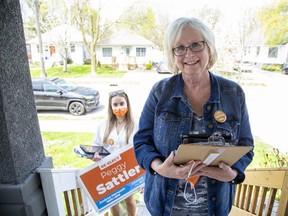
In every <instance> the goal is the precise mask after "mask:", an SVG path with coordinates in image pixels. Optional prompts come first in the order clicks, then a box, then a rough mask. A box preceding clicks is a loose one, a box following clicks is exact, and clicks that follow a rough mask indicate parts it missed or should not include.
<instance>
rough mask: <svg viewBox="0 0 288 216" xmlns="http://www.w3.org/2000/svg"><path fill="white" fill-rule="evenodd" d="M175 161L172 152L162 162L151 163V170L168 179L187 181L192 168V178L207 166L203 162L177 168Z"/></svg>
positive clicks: (190, 163)
mask: <svg viewBox="0 0 288 216" xmlns="http://www.w3.org/2000/svg"><path fill="white" fill-rule="evenodd" d="M173 159H174V152H171V153H170V155H169V157H168V158H167V159H166V160H165V161H164V162H162V161H161V160H160V159H158V158H157V159H155V160H153V161H152V163H151V168H152V169H153V170H154V171H155V172H157V173H158V174H159V175H161V176H164V177H167V178H174V179H186V178H187V177H189V176H188V174H189V172H190V170H191V166H193V168H192V172H191V173H190V177H192V176H194V175H195V174H196V173H198V172H199V170H201V169H202V168H203V167H205V166H206V165H205V164H202V162H201V161H191V162H189V163H187V164H185V165H181V166H176V165H175V164H174V163H173Z"/></svg>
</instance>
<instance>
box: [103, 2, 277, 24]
mask: <svg viewBox="0 0 288 216" xmlns="http://www.w3.org/2000/svg"><path fill="white" fill-rule="evenodd" d="M102 1H103V0H102ZM138 1H139V0H138ZM273 1H277V0H140V2H141V4H143V5H147V6H149V7H151V8H153V9H155V12H156V13H159V14H168V15H169V17H170V19H171V20H173V19H176V18H178V17H180V16H193V14H192V13H191V12H192V11H193V10H197V9H199V8H203V7H204V6H205V7H209V8H217V9H219V10H221V11H222V12H223V13H224V14H227V16H228V17H229V16H230V18H240V17H241V13H243V11H245V10H246V9H247V8H254V9H255V8H259V7H261V6H263V5H267V4H268V5H270V4H272V3H273ZM105 2H106V4H109V11H110V13H109V16H113V15H116V14H118V13H120V11H121V8H123V7H125V6H128V5H131V4H133V3H136V2H137V0H121V1H115V0H106V1H105ZM110 2H111V4H110ZM111 11H113V12H112V13H111Z"/></svg>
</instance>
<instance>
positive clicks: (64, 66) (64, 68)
mask: <svg viewBox="0 0 288 216" xmlns="http://www.w3.org/2000/svg"><path fill="white" fill-rule="evenodd" d="M67 59H68V50H67V48H65V54H64V59H63V72H65V73H66V72H67Z"/></svg>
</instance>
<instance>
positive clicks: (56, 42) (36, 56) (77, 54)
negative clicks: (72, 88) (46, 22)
mask: <svg viewBox="0 0 288 216" xmlns="http://www.w3.org/2000/svg"><path fill="white" fill-rule="evenodd" d="M41 38H42V46H43V57H44V59H45V64H46V66H48V67H49V66H52V65H53V64H54V63H58V62H61V61H62V60H63V58H64V57H65V55H66V54H67V57H68V58H70V59H71V60H72V61H73V63H75V64H83V59H84V58H85V51H84V50H85V48H84V43H83V37H82V34H81V32H80V30H78V29H77V28H75V27H73V26H69V25H61V26H58V27H55V28H53V29H52V30H50V31H48V32H46V33H44V34H42V35H41ZM26 47H27V52H28V59H29V62H31V63H35V62H40V61H41V57H40V47H39V40H38V37H36V38H33V39H31V40H28V41H27V42H26Z"/></svg>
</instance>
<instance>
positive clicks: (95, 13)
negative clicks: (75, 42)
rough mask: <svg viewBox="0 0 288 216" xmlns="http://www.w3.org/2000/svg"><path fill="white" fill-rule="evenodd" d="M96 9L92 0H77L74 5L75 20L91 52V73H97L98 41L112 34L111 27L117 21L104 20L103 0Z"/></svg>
mask: <svg viewBox="0 0 288 216" xmlns="http://www.w3.org/2000/svg"><path fill="white" fill-rule="evenodd" d="M97 7H98V8H97V9H94V8H93V7H92V5H91V2H90V0H77V1H76V3H75V5H74V7H73V16H74V20H75V22H76V24H77V26H78V27H79V29H80V31H81V33H82V37H83V41H84V45H85V47H86V49H87V50H88V52H89V54H90V59H91V74H96V66H97V65H96V62H97V59H96V57H97V56H96V46H97V42H98V41H99V40H101V39H103V38H104V37H106V36H108V35H110V34H111V32H110V30H111V27H112V26H113V25H114V24H115V23H116V21H107V20H104V21H102V14H101V9H102V5H101V1H99V4H98V6H97Z"/></svg>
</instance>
